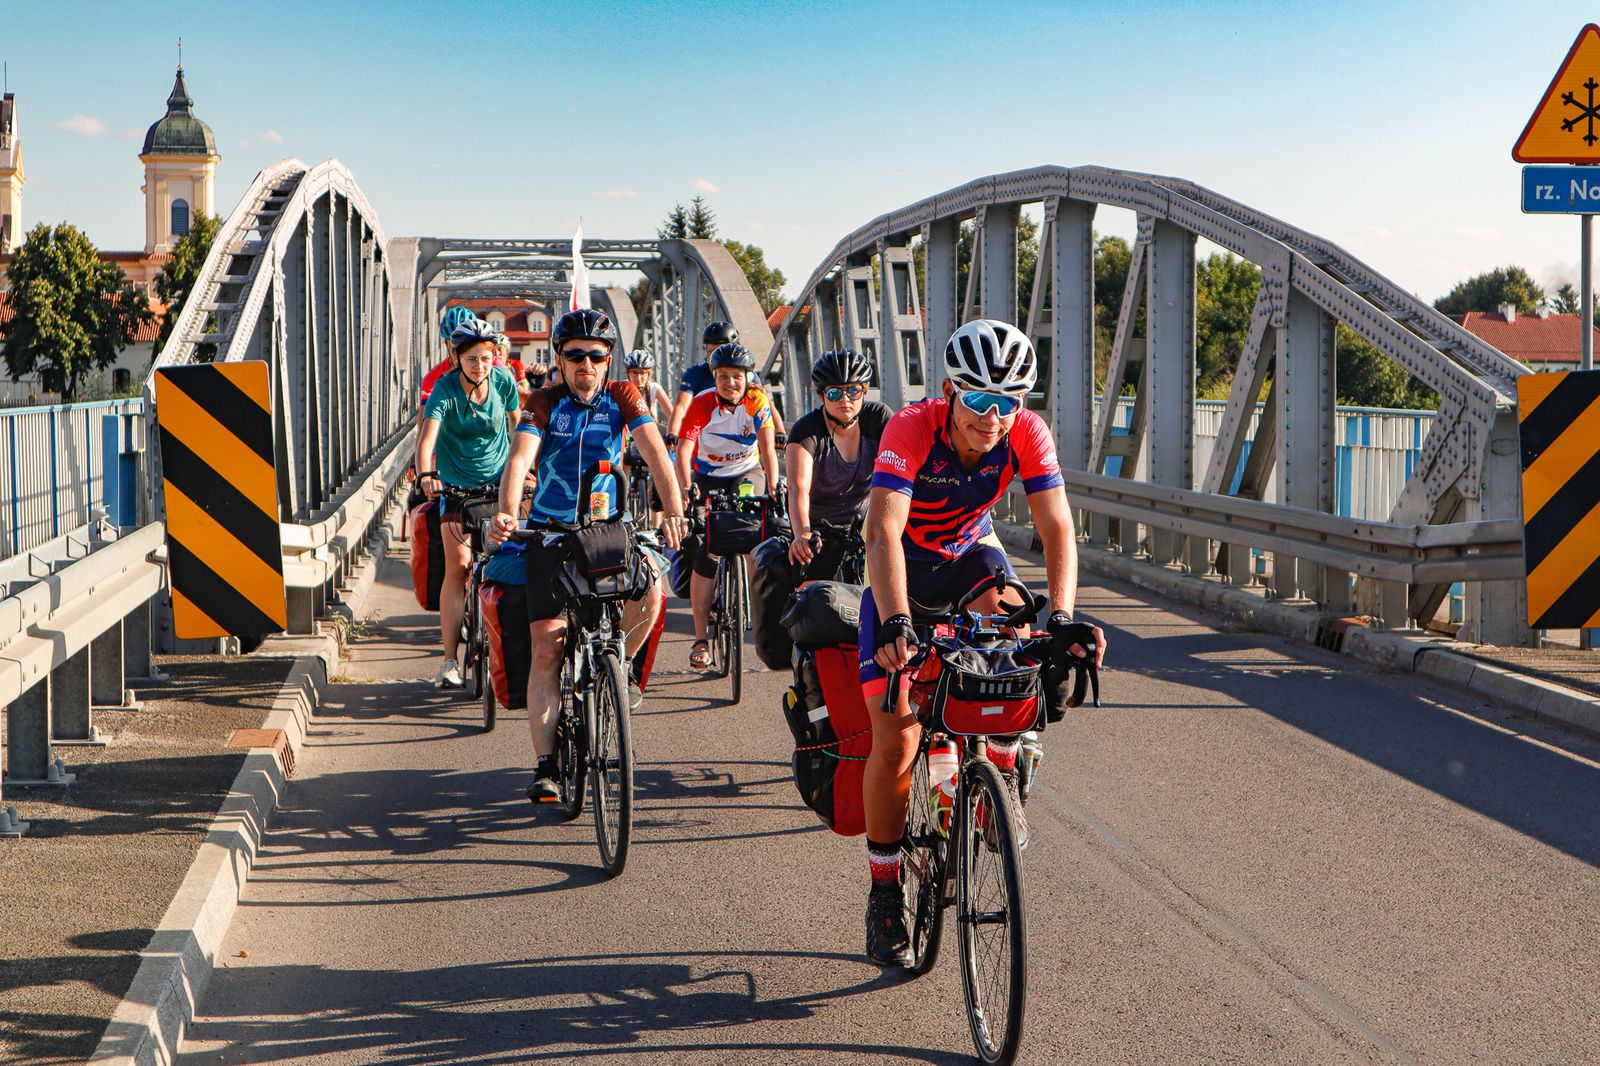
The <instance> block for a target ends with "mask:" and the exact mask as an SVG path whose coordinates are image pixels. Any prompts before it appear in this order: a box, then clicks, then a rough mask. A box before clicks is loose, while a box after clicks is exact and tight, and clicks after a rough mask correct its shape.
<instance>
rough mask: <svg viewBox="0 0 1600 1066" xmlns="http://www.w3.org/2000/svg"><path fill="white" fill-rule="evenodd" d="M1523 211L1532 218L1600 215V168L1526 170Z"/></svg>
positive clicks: (1523, 175) (1542, 167) (1548, 167)
mask: <svg viewBox="0 0 1600 1066" xmlns="http://www.w3.org/2000/svg"><path fill="white" fill-rule="evenodd" d="M1522 210H1523V211H1525V212H1527V213H1528V214H1531V215H1600V167H1556V166H1541V167H1523V168H1522Z"/></svg>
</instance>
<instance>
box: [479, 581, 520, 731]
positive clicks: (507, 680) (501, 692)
mask: <svg viewBox="0 0 1600 1066" xmlns="http://www.w3.org/2000/svg"><path fill="white" fill-rule="evenodd" d="M478 604H479V606H480V607H481V609H482V611H483V624H484V628H485V629H486V630H487V631H488V634H489V680H490V681H491V682H493V684H494V698H495V700H496V701H498V702H499V704H500V706H502V707H504V708H506V709H507V710H513V711H517V710H521V709H522V708H524V707H526V706H527V705H528V667H529V664H530V663H531V662H532V659H533V644H532V641H531V640H530V639H529V637H528V598H527V594H526V593H525V592H524V590H523V588H522V586H521V585H499V584H496V583H495V582H493V581H485V582H483V583H482V584H481V585H479V586H478Z"/></svg>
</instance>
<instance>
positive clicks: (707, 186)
mask: <svg viewBox="0 0 1600 1066" xmlns="http://www.w3.org/2000/svg"><path fill="white" fill-rule="evenodd" d="M694 187H695V190H696V191H697V192H721V191H722V188H721V186H717V185H713V184H711V183H710V182H709V181H707V180H706V179H705V178H696V179H694Z"/></svg>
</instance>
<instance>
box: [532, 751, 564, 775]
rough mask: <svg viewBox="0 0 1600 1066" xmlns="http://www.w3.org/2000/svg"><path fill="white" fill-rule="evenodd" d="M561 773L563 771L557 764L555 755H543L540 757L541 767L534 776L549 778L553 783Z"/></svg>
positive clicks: (535, 771) (534, 772)
mask: <svg viewBox="0 0 1600 1066" xmlns="http://www.w3.org/2000/svg"><path fill="white" fill-rule="evenodd" d="M560 773H561V769H560V767H559V765H558V764H557V763H556V757H555V756H554V755H541V756H539V766H538V768H537V769H535V770H534V771H533V776H534V777H543V778H548V779H550V780H552V781H553V780H555V778H556V777H557V776H559V775H560Z"/></svg>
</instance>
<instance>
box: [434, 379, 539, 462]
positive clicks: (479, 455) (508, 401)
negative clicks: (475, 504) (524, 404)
mask: <svg viewBox="0 0 1600 1066" xmlns="http://www.w3.org/2000/svg"><path fill="white" fill-rule="evenodd" d="M518 406H519V402H518V399H517V383H516V381H515V380H514V379H513V378H512V377H511V371H509V370H507V369H506V368H505V367H503V366H497V367H493V368H491V369H490V371H489V396H488V398H487V399H485V400H484V401H483V402H482V403H473V402H472V401H471V400H469V399H468V398H467V394H466V392H465V391H464V390H463V389H462V386H461V375H460V374H459V373H456V372H454V371H452V372H451V373H449V374H446V375H445V376H444V377H443V378H441V379H439V383H438V384H437V385H435V386H434V387H433V394H432V395H431V396H429V397H428V406H427V407H426V408H425V409H424V410H423V412H422V417H423V418H431V419H433V420H434V421H436V422H438V423H439V435H438V437H436V438H435V439H434V444H433V464H434V466H436V467H438V468H439V477H440V478H442V479H443V480H444V483H445V484H447V485H454V486H456V487H457V488H472V487H474V486H476V485H487V484H489V483H490V482H494V481H499V480H500V472H501V471H502V470H504V469H505V466H506V456H507V455H509V454H511V425H510V423H509V422H508V421H507V416H508V415H509V414H510V413H511V412H512V411H515V410H516V409H517V408H518Z"/></svg>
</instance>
